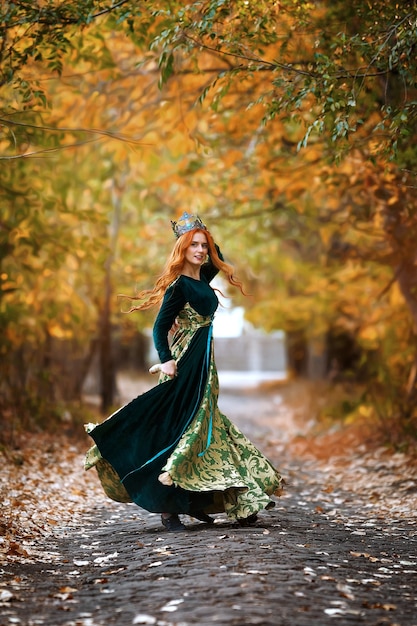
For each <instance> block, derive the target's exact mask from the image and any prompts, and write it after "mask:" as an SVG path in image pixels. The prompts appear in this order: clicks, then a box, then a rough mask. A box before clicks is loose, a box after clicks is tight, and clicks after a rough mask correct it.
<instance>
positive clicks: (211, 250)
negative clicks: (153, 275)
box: [125, 228, 245, 313]
mask: <svg viewBox="0 0 417 626" xmlns="http://www.w3.org/2000/svg"><path fill="white" fill-rule="evenodd" d="M196 233H203V234H204V235H205V236H206V238H207V245H208V254H209V256H210V259H211V262H212V263H213V265H214V267H216V268H217V269H218V270H219V271H221V272H223V273H224V274H225V276H226V278H227V280H228V282H229V283H230V284H231V285H233V286H234V287H238V288H239V289H240V291H241V292H242V293H243V294H244V293H245V292H244V291H243V288H242V283H241V282H240V281H239V280H238V279H237V278H236V277H235V276H234V274H233V267H232V266H231V265H229V264H228V263H225V262H224V261H222V260H221V258H220V257H219V255H218V253H217V249H216V246H215V245H214V239H213V236H212V235H211V233H210V232H209V231H208V230H204V229H202V228H193V229H192V230H189V231H187V232H186V233H184V234H183V235H181V237H179V238H178V239H177V241H176V243H175V246H174V248H173V249H172V252H171V254H170V255H169V257H168V260H167V262H166V264H165V268H164V270H163V272H162V274H161V275H160V277H159V278H158V279H157V281H156V283H155V286H154V288H153V289H145V290H143V291H140V292H139V293H138V294H137V295H136V296H125V297H127V298H129V299H130V300H144V302H143V303H141V304H138V305H137V306H132V307H131V309H130V310H129V311H127V312H128V313H131V312H132V311H138V310H141V309H150V308H151V307H152V306H154V305H156V304H159V303H160V302H161V300H162V299H163V297H164V294H165V291H166V290H167V288H168V287H169V285H171V284H172V283H173V282H174V280H176V279H177V278H178V276H180V275H181V272H182V269H183V267H184V263H185V253H186V250H187V248H189V247H190V245H191V242H192V240H193V237H194V235H195V234H196Z"/></svg>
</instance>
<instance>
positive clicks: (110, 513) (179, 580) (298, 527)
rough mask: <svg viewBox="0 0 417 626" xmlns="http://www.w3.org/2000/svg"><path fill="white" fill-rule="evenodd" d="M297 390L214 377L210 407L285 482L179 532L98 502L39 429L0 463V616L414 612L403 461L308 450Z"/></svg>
mask: <svg viewBox="0 0 417 626" xmlns="http://www.w3.org/2000/svg"><path fill="white" fill-rule="evenodd" d="M129 392H130V389H128V393H129ZM301 400H303V399H301ZM304 400H305V399H304ZM304 400H303V401H302V402H300V403H298V404H297V403H294V402H293V401H292V402H291V403H289V400H288V394H286V393H284V390H280V389H276V390H265V389H264V390H258V391H252V392H244V391H242V390H232V389H227V388H226V389H223V390H222V393H221V396H220V400H219V405H220V408H221V410H222V411H223V412H224V413H226V414H227V415H228V416H229V417H230V418H231V419H232V420H233V421H235V422H236V423H237V424H238V425H239V426H240V428H241V429H242V430H243V431H244V432H245V433H246V434H248V436H249V437H250V438H251V439H252V440H253V441H254V442H256V443H257V445H258V446H259V447H260V448H261V449H262V450H263V451H264V452H265V453H266V454H267V455H268V456H269V457H270V458H271V460H273V461H274V463H276V465H277V466H278V467H280V468H281V469H282V472H283V474H284V476H285V478H286V480H287V482H288V486H287V492H286V494H285V495H284V496H283V497H282V498H280V499H279V500H278V501H277V506H276V508H275V509H274V510H273V511H271V512H265V513H264V514H262V515H261V516H260V521H259V523H258V525H257V526H256V527H254V528H249V529H248V528H240V527H238V526H236V525H234V524H231V523H229V522H228V521H227V519H226V518H225V517H224V516H217V519H216V523H215V525H214V526H212V527H209V526H206V525H204V524H201V523H199V522H197V521H196V520H192V519H191V518H188V517H187V516H184V521H185V523H186V524H187V525H188V531H187V532H185V533H178V534H171V533H167V532H166V531H164V530H163V529H162V528H161V525H160V521H159V516H157V515H152V514H149V513H147V512H145V511H142V510H141V509H139V508H138V507H136V506H135V505H118V504H116V503H113V502H111V501H109V500H106V499H105V497H104V496H103V495H102V494H101V490H100V488H99V485H98V481H97V479H96V477H95V475H94V474H93V473H91V472H89V473H88V474H87V475H84V474H83V473H82V469H81V462H82V454H81V453H80V451H79V450H77V449H76V448H72V449H71V450H70V451H69V454H66V455H65V456H62V455H61V457H62V458H61V461H60V464H59V466H57V465H56V459H57V456H58V452H59V450H58V448H57V445H56V444H53V443H52V442H51V444H50V451H49V453H48V452H47V451H46V452H45V453H44V455H43V456H42V459H43V461H42V463H41V464H40V465H39V464H37V461H36V460H35V456H36V455H35V454H32V455H29V458H26V457H25V458H24V460H23V461H22V464H21V466H20V469H19V479H18V480H17V481H16V480H15V481H14V483H13V473H12V472H11V471H10V469H8V468H9V467H10V464H9V465H7V466H4V467H2V481H3V492H5V491H4V489H5V485H7V486H8V487H9V491H8V493H7V498H6V500H5V502H6V506H8V507H10V511H14V513H15V517H14V518H13V524H14V528H15V530H16V536H15V538H14V546H12V548H10V532H9V536H8V537H7V536H6V539H7V540H8V542H9V543H8V544H7V545H8V548H7V549H6V548H4V550H3V558H2V564H1V566H0V574H1V578H0V616H1V617H0V625H1V626H9V625H11V624H22V625H26V626H32V625H35V624H36V625H47V626H60V625H62V626H112V625H117V626H125V625H130V624H156V625H159V626H174V625H175V626H188V625H189V626H191V625H200V626H206V625H207V626H208V625H211V624H221V625H224V626H226V625H242V626H246V625H250V624H262V625H271V626H272V625H274V626H324V625H327V624H333V623H336V624H338V625H339V626H340V625H341V626H345V625H348V624H352V625H355V626H356V625H360V624H364V625H365V624H366V626H383V625H384V626H385V625H391V626H417V600H416V597H415V595H416V594H415V590H416V586H417V516H416V503H417V498H416V480H415V468H413V466H410V463H409V462H408V461H407V459H406V458H405V457H404V456H403V455H392V454H389V453H388V452H386V451H385V450H383V449H378V450H373V451H370V450H367V449H365V448H360V447H359V448H358V447H356V448H352V447H350V446H348V445H346V446H345V447H343V445H342V446H341V441H342V440H343V438H341V437H337V436H335V437H333V438H332V437H329V436H328V435H327V438H326V437H324V438H323V440H322V444H323V445H327V446H330V445H332V444H331V442H332V441H333V444H334V445H335V455H331V454H327V455H324V454H322V455H320V458H317V456H316V455H314V454H309V453H308V452H309V451H308V447H309V443H308V442H309V439H308V438H307V439H306V438H305V435H306V434H307V432H308V431H309V430H311V427H312V424H310V423H309V419H310V417H309V416H308V415H307V416H306V413H305V401H304ZM302 405H303V406H304V413H303V412H302V411H301V409H299V407H301V406H302ZM311 419H312V418H311ZM345 440H346V438H345ZM336 441H337V450H336V443H335V442H336ZM313 445H314V447H315V448H317V447H320V446H319V445H318V443H317V440H316V441H315V442H313V443H312V446H313ZM300 451H302V455H301V456H300ZM25 466H26V469H25ZM57 467H59V471H58V472H57V471H56V470H57ZM14 469H15V470H16V466H15V468H14ZM3 470H4V471H3ZM33 476H35V478H34V479H33ZM23 478H25V479H24V480H23ZM33 480H34V481H35V482H31V481H33ZM48 485H49V487H48ZM36 489H39V492H35V494H34V497H33V498H32V500H31V494H33V491H34V490H36ZM48 490H49V491H48ZM51 493H52V494H53V495H52V496H51V495H50V494H51ZM42 494H43V496H42ZM48 494H49V495H48ZM19 501H20V503H21V507H20V512H19V507H18V502H19ZM25 502H26V505H24V504H22V503H25ZM31 502H32V509H31V508H30V503H31ZM34 503H35V504H36V506H35V507H34V506H33V505H34ZM42 503H43V504H42ZM25 512H26V517H25ZM18 513H19V515H18ZM10 515H12V513H11V512H10ZM24 523H25V524H26V528H31V532H30V533H29V532H28V533H27V534H26V535H25V532H24V528H23V525H24ZM13 524H11V526H10V527H13ZM34 525H36V527H37V528H38V531H36V532H35V529H34ZM1 545H2V544H1V543H0V547H1ZM3 546H6V541H3ZM0 554H1V552H0Z"/></svg>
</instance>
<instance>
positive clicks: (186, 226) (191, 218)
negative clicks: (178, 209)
mask: <svg viewBox="0 0 417 626" xmlns="http://www.w3.org/2000/svg"><path fill="white" fill-rule="evenodd" d="M171 224H172V230H173V231H174V233H175V236H176V237H177V239H178V238H179V237H181V235H183V234H184V233H187V232H188V231H189V230H193V229H194V228H202V229H203V230H207V228H206V227H205V225H204V224H203V222H202V221H201V219H200V218H199V217H198V215H192V214H191V215H190V214H189V213H183V214H182V215H181V217H180V218H179V219H178V221H177V222H173V221H172V220H171Z"/></svg>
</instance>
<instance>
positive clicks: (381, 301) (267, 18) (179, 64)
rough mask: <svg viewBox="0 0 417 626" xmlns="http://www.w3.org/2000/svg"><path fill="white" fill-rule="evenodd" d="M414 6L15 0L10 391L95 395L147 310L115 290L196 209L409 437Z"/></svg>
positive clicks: (0, 356) (1, 196) (7, 71)
mask: <svg viewBox="0 0 417 626" xmlns="http://www.w3.org/2000/svg"><path fill="white" fill-rule="evenodd" d="M416 59H417V8H416V2H415V1H411V2H410V1H406V0H401V1H398V2H395V1H391V2H386V0H384V1H382V0H369V1H366V0H351V2H346V0H323V1H319V0H316V1H315V0H311V1H307V0H280V1H279V0H276V1H272V0H257V1H256V2H251V1H250V0H236V1H233V2H227V1H225V0H200V1H197V2H190V3H187V2H185V1H177V0H147V1H146V2H136V1H135V0H120V1H118V2H117V1H116V0H113V1H112V0H72V1H70V2H68V1H66V2H62V1H60V0H21V1H17V0H16V1H14V2H12V1H10V2H9V1H8V0H4V1H3V2H2V3H1V8H0V148H1V149H0V161H1V163H0V327H1V328H0V372H1V381H0V411H1V422H2V429H1V430H2V438H3V441H4V442H6V443H7V440H8V439H7V438H8V437H9V436H10V432H11V429H12V430H16V429H32V428H45V427H48V428H49V427H51V425H52V424H54V423H56V424H60V423H62V419H64V418H65V416H68V415H69V414H71V415H76V413H77V411H79V412H82V411H83V409H82V407H81V405H80V404H79V403H80V400H81V392H82V388H83V384H84V381H85V377H86V375H87V372H88V371H89V369H90V366H91V363H92V361H93V360H94V359H96V360H97V362H98V363H99V364H100V381H101V383H100V384H101V408H102V410H103V412H106V411H108V410H109V409H110V407H111V406H112V404H113V402H114V377H115V370H116V368H117V366H118V364H120V361H121V360H122V361H123V349H127V348H128V347H131V346H132V345H133V344H135V345H137V355H138V356H137V358H138V365H139V366H140V364H141V363H140V360H141V358H142V357H141V344H140V337H141V331H143V329H144V328H145V327H148V326H149V325H150V324H151V322H152V319H153V318H154V315H155V311H151V312H148V313H146V314H145V313H141V314H135V315H124V314H122V313H121V310H122V308H123V303H122V302H121V301H120V300H118V298H117V294H118V293H127V294H132V293H134V291H135V289H137V288H144V287H149V286H151V285H152V284H153V282H154V279H155V277H156V276H157V275H158V274H159V272H160V271H161V269H162V266H163V264H164V262H165V258H166V255H167V253H168V251H169V250H170V249H171V247H172V244H173V238H172V233H171V231H170V225H169V221H170V220H171V219H175V217H178V216H179V215H180V214H181V213H182V212H183V211H184V210H188V211H197V212H198V213H199V214H200V215H201V216H202V217H203V218H204V220H205V222H206V223H207V224H208V225H209V227H210V230H211V231H212V232H213V234H214V235H215V237H216V239H218V241H219V242H220V244H221V245H222V248H223V250H224V252H225V255H226V257H227V260H229V261H230V262H232V263H233V265H234V266H235V269H236V273H237V275H238V276H239V277H240V278H241V279H242V280H243V282H244V284H245V285H246V290H247V291H248V292H249V293H250V294H252V296H251V297H248V298H245V299H243V298H238V297H236V299H234V300H233V302H234V304H237V305H240V306H244V307H245V310H246V317H247V319H248V320H249V321H250V322H252V323H253V324H254V325H255V326H256V327H259V328H263V329H264V330H265V331H271V330H276V329H283V330H285V332H286V336H287V344H288V358H289V364H290V370H291V374H292V375H294V376H309V375H312V374H314V373H312V372H310V371H309V368H308V354H309V353H311V352H313V353H316V354H321V355H325V356H326V363H327V368H326V371H325V372H324V376H325V377H326V378H327V380H329V381H330V383H331V384H332V385H336V384H337V385H340V386H341V388H343V389H344V395H343V396H342V397H341V400H340V404H339V406H338V407H333V408H332V409H331V410H330V408H329V409H328V410H329V411H330V412H332V411H333V414H334V417H335V418H336V417H337V418H340V417H342V416H345V417H346V416H348V417H349V418H352V419H354V418H355V417H361V418H364V417H365V418H367V419H369V420H374V421H375V424H377V425H378V426H379V427H381V428H382V429H383V430H384V433H385V437H386V440H387V442H391V443H392V444H394V445H395V446H398V447H404V446H413V445H415V441H416V436H417V403H416V399H417V383H416V380H417V334H416V333H417V271H416V270H417V267H416V265H417V202H416V199H417V178H416V172H417V168H416V162H417V89H416V88H417V85H416V77H417V61H416Z"/></svg>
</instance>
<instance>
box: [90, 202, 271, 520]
mask: <svg viewBox="0 0 417 626" xmlns="http://www.w3.org/2000/svg"><path fill="white" fill-rule="evenodd" d="M172 226H173V230H174V232H175V235H176V237H177V242H176V244H175V246H174V249H173V251H172V253H171V256H170V257H169V259H168V261H167V264H166V267H165V270H164V272H163V273H162V275H161V276H160V278H159V279H158V280H157V282H156V285H155V287H154V288H153V289H151V290H146V291H143V292H141V293H140V294H139V295H138V296H137V297H136V298H131V300H137V299H139V300H141V301H142V302H141V303H140V304H139V305H138V306H132V308H131V309H130V311H135V310H141V309H145V308H149V307H150V306H152V305H155V304H157V303H160V302H161V301H162V305H161V307H160V310H159V313H158V316H157V318H156V321H155V325H154V329H153V337H154V343H155V347H156V349H157V352H158V355H159V358H160V361H161V364H160V365H158V367H157V369H158V370H159V371H160V378H159V384H158V385H156V386H155V387H154V388H152V389H150V390H149V391H147V392H146V393H144V394H142V395H140V396H138V397H137V398H136V399H135V400H132V402H130V403H129V404H127V405H126V406H124V407H122V408H121V409H119V410H118V411H116V413H114V414H113V415H111V416H110V417H109V418H108V419H107V420H106V421H104V422H103V423H102V424H100V425H88V426H87V431H88V432H89V434H90V435H91V437H92V438H93V439H94V441H95V444H96V445H95V446H94V447H93V448H92V449H91V450H90V451H89V452H88V453H87V458H86V469H89V468H90V467H93V466H95V467H96V468H97V471H98V474H99V477H100V479H101V482H102V484H103V487H104V489H105V491H106V493H107V495H108V496H109V497H111V498H113V499H114V500H117V501H122V502H127V501H133V502H135V503H136V504H138V505H139V506H141V507H142V508H144V509H146V510H148V511H152V512H154V513H161V520H162V524H163V525H164V526H165V528H167V529H168V530H169V531H178V530H184V529H185V526H184V524H183V523H182V522H181V521H180V518H179V514H188V515H190V516H192V517H195V518H197V519H200V520H202V521H204V522H206V523H213V519H212V518H211V517H209V515H208V514H209V513H222V512H225V513H226V514H227V515H228V517H229V518H231V519H233V520H237V521H238V522H239V523H240V524H241V525H247V524H250V523H254V522H255V521H256V515H257V513H258V511H260V510H261V509H263V508H266V509H268V508H272V507H273V506H274V502H273V501H271V500H270V498H269V496H270V495H272V494H275V495H279V492H280V490H281V482H282V481H281V477H280V475H279V474H278V472H277V471H276V470H275V469H274V467H273V466H272V465H271V464H270V462H269V461H268V460H267V459H266V458H265V457H264V456H263V455H262V454H261V452H259V450H257V448H256V447H255V446H254V445H253V444H252V443H251V442H250V441H249V440H248V439H247V438H246V437H245V436H244V435H243V434H242V433H241V432H240V431H239V430H238V429H237V428H236V426H234V425H233V424H232V423H231V422H230V421H229V420H228V419H227V418H226V417H225V416H224V415H223V414H222V413H220V411H219V409H218V406H217V398H218V377H217V371H216V366H215V362H214V356H213V345H212V321H213V316H214V313H215V311H216V309H217V306H218V299H217V296H216V294H215V292H214V290H213V289H212V287H210V285H209V283H210V281H211V280H212V279H213V278H214V276H216V274H217V273H218V272H219V270H221V271H223V273H224V274H225V275H226V277H227V279H228V281H229V283H230V284H231V285H234V286H237V287H239V288H240V289H241V290H242V286H241V283H240V282H239V281H238V280H236V279H235V278H234V276H233V268H232V267H231V266H230V265H228V264H227V263H225V262H224V260H223V257H222V255H221V253H220V250H219V248H218V247H217V246H216V245H215V244H214V241H213V238H212V236H211V234H210V233H209V231H208V230H207V229H206V227H205V225H204V224H203V223H202V221H201V220H200V219H199V217H198V216H195V215H188V214H187V213H184V214H183V216H182V217H181V218H180V219H179V220H178V222H172ZM172 328H174V329H175V330H174V334H173V337H172V341H171V342H169V340H168V337H169V334H170V330H171V329H172ZM151 369H152V368H151Z"/></svg>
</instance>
